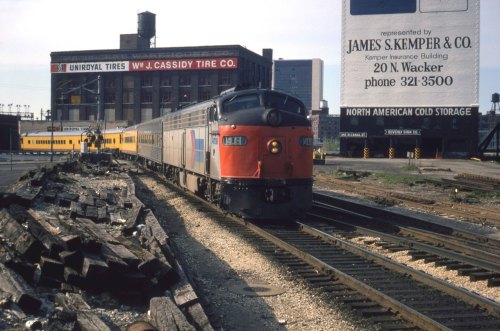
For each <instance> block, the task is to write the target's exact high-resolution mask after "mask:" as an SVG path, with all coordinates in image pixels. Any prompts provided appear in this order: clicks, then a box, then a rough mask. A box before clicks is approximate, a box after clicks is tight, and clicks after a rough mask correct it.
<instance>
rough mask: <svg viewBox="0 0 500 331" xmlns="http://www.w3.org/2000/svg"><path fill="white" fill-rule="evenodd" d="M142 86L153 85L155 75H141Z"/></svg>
mask: <svg viewBox="0 0 500 331" xmlns="http://www.w3.org/2000/svg"><path fill="white" fill-rule="evenodd" d="M141 86H142V87H145V86H153V76H151V74H149V73H148V74H143V75H142V76H141Z"/></svg>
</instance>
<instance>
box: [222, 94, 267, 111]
mask: <svg viewBox="0 0 500 331" xmlns="http://www.w3.org/2000/svg"><path fill="white" fill-rule="evenodd" d="M260 105H261V102H260V95H259V94H244V95H237V96H235V97H233V98H231V99H228V100H226V101H224V106H223V109H224V112H225V113H232V112H235V111H237V110H241V109H250V108H255V107H259V106H260Z"/></svg>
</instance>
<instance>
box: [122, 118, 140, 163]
mask: <svg viewBox="0 0 500 331" xmlns="http://www.w3.org/2000/svg"><path fill="white" fill-rule="evenodd" d="M120 152H121V153H123V154H128V155H131V156H136V155H137V125H134V126H130V127H128V128H125V129H123V131H122V133H121V145H120Z"/></svg>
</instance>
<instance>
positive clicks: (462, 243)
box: [309, 193, 500, 286]
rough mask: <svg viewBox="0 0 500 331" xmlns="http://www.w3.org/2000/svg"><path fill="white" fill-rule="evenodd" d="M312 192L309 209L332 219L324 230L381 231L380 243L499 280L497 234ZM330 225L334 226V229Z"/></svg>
mask: <svg viewBox="0 0 500 331" xmlns="http://www.w3.org/2000/svg"><path fill="white" fill-rule="evenodd" d="M314 196H315V200H314V203H313V209H312V210H311V212H310V213H309V215H310V218H311V219H315V220H325V221H328V223H325V229H327V230H325V231H337V232H339V231H342V233H343V235H344V236H345V237H348V238H349V237H354V236H372V237H378V238H380V239H381V242H380V243H378V245H380V246H383V247H384V248H387V249H388V250H392V251H398V250H407V251H408V254H410V255H411V256H412V257H413V259H423V260H424V261H425V262H434V263H435V264H436V265H437V266H446V267H447V268H448V269H452V270H457V272H458V275H461V276H469V278H470V280H471V281H477V280H488V286H500V241H498V240H496V239H494V238H488V237H484V236H482V235H479V234H476V233H470V232H466V231H459V230H456V229H452V228H447V227H446V226H442V225H439V226H438V225H436V224H434V223H430V222H428V221H425V220H420V219H415V218H414V217H409V216H405V215H401V214H393V213H391V212H389V211H386V210H379V209H377V208H375V207H369V206H366V205H361V204H357V203H355V202H352V201H347V200H344V199H340V198H336V197H332V196H328V195H322V194H318V193H315V195H314ZM317 226H318V227H321V225H317ZM332 226H336V228H335V229H330V228H332ZM429 229H434V230H435V232H432V231H429Z"/></svg>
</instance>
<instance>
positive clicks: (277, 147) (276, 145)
mask: <svg viewBox="0 0 500 331" xmlns="http://www.w3.org/2000/svg"><path fill="white" fill-rule="evenodd" d="M267 149H268V151H269V152H270V153H271V154H279V153H281V150H282V149H283V147H282V146H281V143H280V142H279V140H276V139H274V140H270V141H269V142H268V143H267Z"/></svg>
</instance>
